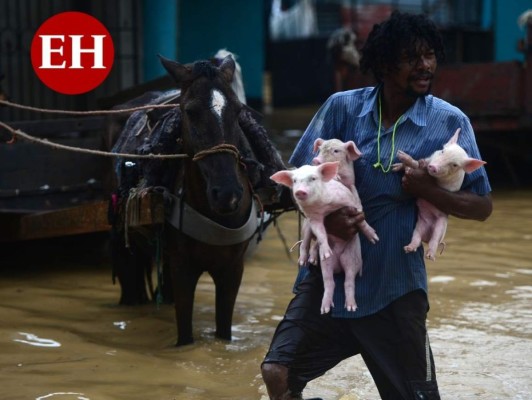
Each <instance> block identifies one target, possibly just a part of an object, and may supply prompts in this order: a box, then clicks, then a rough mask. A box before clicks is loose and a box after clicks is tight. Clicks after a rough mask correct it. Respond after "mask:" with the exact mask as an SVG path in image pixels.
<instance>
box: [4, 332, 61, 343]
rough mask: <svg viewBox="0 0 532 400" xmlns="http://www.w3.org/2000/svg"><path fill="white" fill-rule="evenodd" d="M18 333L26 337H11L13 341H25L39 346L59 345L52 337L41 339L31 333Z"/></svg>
mask: <svg viewBox="0 0 532 400" xmlns="http://www.w3.org/2000/svg"><path fill="white" fill-rule="evenodd" d="M19 335H21V336H24V337H25V338H26V339H13V341H14V342H19V343H25V344H29V345H31V346H39V347H60V346H61V343H59V342H56V341H55V340H52V339H42V338H40V337H38V336H37V335H34V334H33V333H27V332H19Z"/></svg>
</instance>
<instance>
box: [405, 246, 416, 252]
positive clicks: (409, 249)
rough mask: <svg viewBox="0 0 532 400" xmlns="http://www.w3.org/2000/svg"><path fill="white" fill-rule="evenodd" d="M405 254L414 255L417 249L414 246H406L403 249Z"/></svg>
mask: <svg viewBox="0 0 532 400" xmlns="http://www.w3.org/2000/svg"><path fill="white" fill-rule="evenodd" d="M403 249H404V251H405V253H413V252H414V251H416V249H415V248H414V247H412V246H405V247H403Z"/></svg>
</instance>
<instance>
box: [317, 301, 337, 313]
mask: <svg viewBox="0 0 532 400" xmlns="http://www.w3.org/2000/svg"><path fill="white" fill-rule="evenodd" d="M331 307H334V303H333V302H332V300H329V301H327V300H323V301H322V303H321V310H320V311H321V313H322V314H328V313H329V311H331Z"/></svg>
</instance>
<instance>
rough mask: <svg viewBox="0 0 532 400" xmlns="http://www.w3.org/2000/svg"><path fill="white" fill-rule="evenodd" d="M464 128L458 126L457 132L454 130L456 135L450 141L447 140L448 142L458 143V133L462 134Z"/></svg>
mask: <svg viewBox="0 0 532 400" xmlns="http://www.w3.org/2000/svg"><path fill="white" fill-rule="evenodd" d="M461 130H462V128H458V129H457V130H456V132H454V135H453V136H452V137H451V138H450V139H449V141H448V142H447V144H455V143H458V135H459V134H460V131H461Z"/></svg>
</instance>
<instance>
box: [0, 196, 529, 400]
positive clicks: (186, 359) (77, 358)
mask: <svg viewBox="0 0 532 400" xmlns="http://www.w3.org/2000/svg"><path fill="white" fill-rule="evenodd" d="M494 205H495V209H494V213H493V216H492V217H491V218H490V219H489V220H488V221H487V222H484V223H480V222H474V221H463V220H458V219H454V218H451V220H450V224H449V228H448V233H447V238H446V242H447V248H446V250H445V252H444V254H443V255H441V256H440V257H439V258H438V259H437V261H436V262H428V263H427V264H428V270H429V279H430V299H431V311H430V314H429V333H430V337H431V343H432V346H433V351H434V355H435V358H436V366H437V373H438V380H439V384H440V388H441V393H442V398H443V399H486V400H488V399H489V400H494V399H531V398H532V394H531V393H532V309H531V300H532V191H507V192H504V191H501V192H497V191H496V192H495V193H494ZM278 228H279V231H280V232H281V233H282V235H283V237H284V238H285V240H286V242H287V244H288V245H289V246H290V245H292V244H293V243H294V242H295V241H296V239H297V218H296V216H295V214H294V213H285V214H283V216H282V217H281V218H280V220H279V224H278ZM280 237H281V236H280V234H279V232H278V231H277V229H276V228H275V227H270V228H269V229H268V231H267V233H266V236H265V238H264V240H263V241H262V242H261V243H260V244H259V245H258V247H257V249H256V250H255V252H254V254H253V256H252V257H251V258H250V259H249V261H248V262H247V265H246V269H245V274H244V279H243V282H242V286H241V289H240V293H239V296H238V299H237V304H236V309H235V315H234V327H233V341H232V342H224V341H220V340H217V339H215V338H214V335H213V333H214V296H213V285H212V283H211V281H210V278H209V277H208V276H207V275H205V276H204V277H203V278H202V280H201V281H200V284H199V285H198V290H197V293H196V303H195V311H194V312H195V315H194V332H195V336H196V343H195V344H193V345H190V346H186V347H183V348H175V347H174V343H175V336H176V328H175V323H174V314H173V309H172V307H171V306H168V305H163V306H160V307H157V306H156V305H153V304H149V305H145V306H141V307H121V306H118V305H117V300H118V295H119V288H118V286H117V285H113V284H112V282H111V273H110V265H109V262H108V261H107V259H106V258H103V259H102V258H101V257H98V256H95V254H94V248H93V247H98V246H99V245H100V244H101V243H100V242H98V243H97V244H96V245H93V246H92V245H89V246H85V247H83V246H81V247H80V248H78V249H75V251H73V245H72V242H66V243H67V244H66V245H65V244H64V243H63V244H62V245H59V246H58V248H57V249H53V248H51V249H48V250H51V251H48V252H44V251H42V250H43V249H42V248H41V249H38V248H35V247H32V246H25V247H24V246H22V247H10V246H7V247H2V252H3V255H0V257H2V258H3V259H4V260H7V256H8V255H9V259H10V260H11V261H10V262H4V263H3V265H2V268H1V269H0V275H1V278H0V368H1V370H0V371H1V373H0V376H1V382H2V383H1V385H0V399H6V400H18V399H31V400H33V399H35V400H41V399H50V400H74V399H78V400H110V399H113V400H114V399H161V400H166V399H167V400H177V399H179V400H181V399H192V400H206V399H209V400H212V399H250V400H252V399H266V396H265V393H266V392H265V387H264V384H263V382H262V379H261V377H260V371H259V368H260V362H261V360H262V357H263V356H264V354H265V352H266V350H267V347H268V344H269V341H270V338H271V336H272V334H273V331H274V329H275V326H276V324H277V322H278V321H279V319H280V318H281V316H282V315H283V312H284V309H285V307H286V304H287V303H288V301H289V299H290V297H291V288H292V284H293V280H294V277H295V274H296V270H295V268H296V266H295V265H296V263H295V259H296V256H295V254H292V259H290V258H289V257H288V255H287V253H286V252H285V246H284V245H283V241H282V240H281V239H280ZM91 246H92V247H91ZM12 253H15V254H12ZM32 253H33V254H34V255H35V254H36V255H37V257H36V259H34V260H33V261H31V258H30V257H25V256H27V255H28V254H32ZM41 253H42V254H41ZM67 253H70V254H69V256H68V257H66V256H65V254H67ZM17 254H18V255H19V256H20V257H15V261H13V256H16V255H17ZM2 258H0V260H2ZM17 259H20V260H21V261H18V262H17V261H16V260H17ZM22 260H24V261H22ZM305 395H306V396H307V397H312V396H320V397H323V398H324V399H329V400H332V399H341V400H355V399H363V400H372V399H378V398H379V397H378V394H377V391H376V390H375V388H374V385H373V383H372V380H371V377H370V376H369V374H368V373H367V371H366V370H365V368H364V366H363V364H362V362H361V360H360V359H359V358H358V357H355V358H352V359H349V360H346V361H344V362H343V363H341V364H339V365H338V366H337V367H336V368H334V369H333V370H331V371H330V372H329V373H327V374H326V375H325V376H323V377H321V378H319V379H317V380H316V381H314V382H311V384H310V385H309V386H308V388H307V390H306V392H305Z"/></svg>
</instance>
